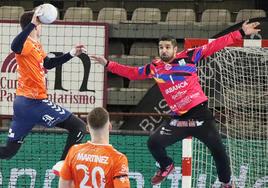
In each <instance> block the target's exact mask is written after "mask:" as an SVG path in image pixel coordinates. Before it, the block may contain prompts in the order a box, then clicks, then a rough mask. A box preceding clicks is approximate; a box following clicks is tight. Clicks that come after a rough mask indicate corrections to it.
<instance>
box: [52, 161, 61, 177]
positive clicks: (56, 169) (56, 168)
mask: <svg viewBox="0 0 268 188" xmlns="http://www.w3.org/2000/svg"><path fill="white" fill-rule="evenodd" d="M63 162H64V161H58V162H57V163H56V164H55V165H54V166H53V167H52V172H53V173H54V174H55V175H56V176H60V170H61V168H62V166H63Z"/></svg>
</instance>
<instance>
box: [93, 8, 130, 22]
mask: <svg viewBox="0 0 268 188" xmlns="http://www.w3.org/2000/svg"><path fill="white" fill-rule="evenodd" d="M97 21H98V22H107V23H113V24H118V23H120V22H121V21H127V11H126V10H125V9H124V8H108V7H107V8H102V9H101V10H100V12H99V14H98V19H97Z"/></svg>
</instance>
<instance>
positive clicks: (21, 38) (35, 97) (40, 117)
mask: <svg viewBox="0 0 268 188" xmlns="http://www.w3.org/2000/svg"><path fill="white" fill-rule="evenodd" d="M37 13H38V10H36V11H35V12H33V11H29V12H25V13H24V14H23V15H22V16H21V18H20V25H21V28H22V31H21V32H20V33H19V34H18V35H17V36H16V37H15V39H14V40H13V42H12V45H11V49H12V50H13V51H14V52H15V54H16V61H17V63H18V70H17V71H18V86H17V90H16V98H15V101H14V104H13V109H14V115H13V119H12V123H11V127H10V129H9V134H8V139H7V143H6V145H5V146H1V147H0V159H10V158H12V157H13V156H14V155H15V154H16V153H17V152H18V150H19V149H20V147H21V145H22V143H23V140H24V138H25V137H26V136H27V135H28V133H29V132H30V131H31V130H32V128H33V127H34V126H35V125H42V126H44V127H48V128H50V127H55V126H56V127H60V128H64V129H66V130H68V131H69V135H68V138H67V141H66V145H65V148H64V150H63V153H62V156H61V160H64V159H65V156H66V155H67V152H68V150H69V148H70V147H71V146H72V145H74V144H77V143H80V141H81V140H82V139H83V137H84V134H85V132H86V123H85V122H83V121H82V120H80V119H79V118H77V117H76V116H75V115H73V114H72V113H71V112H69V111H68V110H67V109H65V108H62V107H61V106H59V105H56V104H54V103H53V102H52V101H50V100H48V99H47V88H46V83H45V69H51V68H53V67H56V66H58V65H62V64H63V63H65V62H67V61H68V60H70V59H72V58H73V57H74V56H77V55H80V54H81V53H82V52H83V51H85V47H84V46H83V45H77V46H75V47H74V48H73V49H72V50H71V51H70V52H68V53H66V54H63V55H62V56H58V57H55V58H49V57H48V56H47V54H46V53H45V52H44V50H43V47H42V45H41V43H40V42H39V40H40V34H41V24H40V22H39V20H38V18H37V16H36V15H37Z"/></svg>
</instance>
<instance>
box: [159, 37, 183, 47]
mask: <svg viewBox="0 0 268 188" xmlns="http://www.w3.org/2000/svg"><path fill="white" fill-rule="evenodd" d="M160 41H170V42H171V44H172V45H173V47H176V46H178V43H177V41H176V39H175V38H174V37H173V36H171V35H163V36H161V37H160V38H159V42H160Z"/></svg>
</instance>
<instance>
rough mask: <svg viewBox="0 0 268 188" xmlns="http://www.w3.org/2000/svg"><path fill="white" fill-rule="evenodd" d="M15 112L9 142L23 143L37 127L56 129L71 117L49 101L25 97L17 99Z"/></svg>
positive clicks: (64, 110)
mask: <svg viewBox="0 0 268 188" xmlns="http://www.w3.org/2000/svg"><path fill="white" fill-rule="evenodd" d="M13 110H14V115H13V119H12V122H11V127H10V129H9V134H8V140H9V141H20V140H21V141H22V140H23V138H24V137H25V136H26V135H27V134H28V133H29V132H30V131H31V130H32V128H33V127H34V126H35V125H42V126H44V127H48V128H50V127H54V126H55V125H56V124H58V123H60V122H63V121H64V120H66V119H67V118H68V117H69V116H70V115H71V112H69V111H68V110H66V109H64V108H62V107H60V106H58V105H56V104H54V103H53V102H51V101H49V100H47V99H30V98H26V97H23V96H17V97H16V98H15V101H14V104H13Z"/></svg>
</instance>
